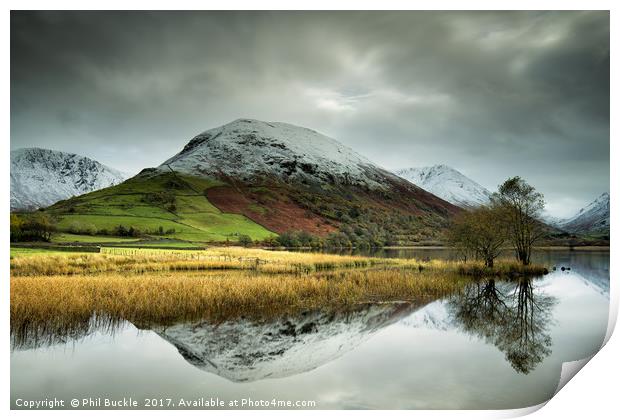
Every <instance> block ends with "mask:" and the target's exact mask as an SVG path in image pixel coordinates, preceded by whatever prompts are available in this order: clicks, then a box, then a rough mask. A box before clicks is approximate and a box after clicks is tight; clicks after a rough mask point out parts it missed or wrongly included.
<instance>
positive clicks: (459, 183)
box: [395, 165, 491, 207]
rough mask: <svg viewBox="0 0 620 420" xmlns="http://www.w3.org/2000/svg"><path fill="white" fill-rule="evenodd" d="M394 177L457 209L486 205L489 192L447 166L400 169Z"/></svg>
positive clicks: (489, 197)
mask: <svg viewBox="0 0 620 420" xmlns="http://www.w3.org/2000/svg"><path fill="white" fill-rule="evenodd" d="M395 173H396V175H398V176H400V177H402V178H404V179H406V180H407V181H409V182H411V183H413V184H415V185H417V186H418V187H420V188H422V189H425V190H426V191H428V192H430V193H432V194H434V195H436V196H437V197H439V198H442V199H444V200H446V201H448V202H449V203H452V204H454V205H457V206H459V207H477V206H480V205H483V204H488V203H489V200H490V199H491V192H490V191H489V190H487V189H486V188H484V187H483V186H482V185H480V184H478V183H477V182H475V181H473V180H471V179H470V178H468V177H466V176H465V175H463V174H462V173H460V172H459V171H457V170H456V169H453V168H451V167H449V166H447V165H434V166H426V167H422V168H408V169H401V170H398V171H396V172H395Z"/></svg>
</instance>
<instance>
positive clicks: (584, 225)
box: [557, 193, 609, 233]
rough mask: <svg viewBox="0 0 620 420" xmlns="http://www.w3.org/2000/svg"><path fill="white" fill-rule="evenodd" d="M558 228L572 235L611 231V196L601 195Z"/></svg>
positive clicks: (561, 223)
mask: <svg viewBox="0 0 620 420" xmlns="http://www.w3.org/2000/svg"><path fill="white" fill-rule="evenodd" d="M557 226H558V227H559V228H561V229H563V230H566V231H568V232H571V233H584V232H595V231H598V232H601V231H609V194H608V193H603V194H601V195H600V196H599V197H598V198H597V199H596V200H594V201H593V202H591V203H590V204H588V205H587V206H585V207H584V208H582V209H581V210H579V211H578V212H577V214H575V215H574V216H573V217H570V218H568V219H565V220H562V221H560V222H558V224H557Z"/></svg>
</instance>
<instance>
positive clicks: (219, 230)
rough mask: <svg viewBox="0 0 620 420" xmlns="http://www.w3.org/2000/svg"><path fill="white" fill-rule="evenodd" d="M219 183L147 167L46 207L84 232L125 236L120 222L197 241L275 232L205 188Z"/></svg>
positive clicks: (66, 225)
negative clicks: (226, 206)
mask: <svg viewBox="0 0 620 420" xmlns="http://www.w3.org/2000/svg"><path fill="white" fill-rule="evenodd" d="M218 185H222V183H221V182H219V181H214V180H209V179H203V178H196V177H190V176H185V175H178V174H176V173H172V172H171V173H164V174H154V173H152V172H149V171H143V173H141V174H139V175H137V176H135V177H133V178H131V179H129V180H127V181H125V182H124V183H122V184H119V185H116V186H113V187H109V188H105V189H103V190H99V191H95V192H92V193H89V194H85V195H82V196H79V197H73V198H71V199H68V200H64V201H60V202H58V203H56V204H54V205H53V206H51V207H49V208H48V209H47V210H46V212H48V213H49V214H51V215H53V216H54V217H55V218H56V219H57V220H58V224H57V228H58V230H59V231H61V232H67V233H73V234H79V235H81V236H84V234H87V235H97V236H106V235H111V236H124V235H119V226H122V228H120V230H121V233H122V231H123V229H125V230H129V229H130V228H133V229H134V230H138V231H139V232H140V234H141V235H148V236H153V237H157V238H162V239H163V238H167V239H179V240H184V241H197V242H210V241H226V240H230V241H235V240H236V239H237V238H238V236H239V235H240V234H245V235H249V236H250V237H251V238H252V239H255V240H256V239H258V240H261V239H265V238H268V237H270V236H275V233H273V232H270V231H269V230H267V229H265V228H264V227H263V226H261V225H259V224H257V223H255V222H253V221H252V220H250V219H248V218H247V217H245V216H243V215H241V214H232V213H223V212H221V211H220V210H218V209H217V208H216V207H215V206H213V205H212V204H211V203H210V202H209V200H208V199H207V198H206V196H205V193H204V192H205V190H207V189H208V188H211V187H213V186H218ZM128 236H130V235H128ZM66 237H68V238H70V237H71V236H70V235H66ZM82 240H83V238H82Z"/></svg>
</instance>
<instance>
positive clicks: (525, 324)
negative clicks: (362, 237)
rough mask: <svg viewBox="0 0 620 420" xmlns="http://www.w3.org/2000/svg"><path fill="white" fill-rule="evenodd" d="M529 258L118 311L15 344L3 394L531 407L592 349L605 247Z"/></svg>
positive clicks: (602, 316) (98, 400)
mask: <svg viewBox="0 0 620 420" xmlns="http://www.w3.org/2000/svg"><path fill="white" fill-rule="evenodd" d="M377 252H379V253H380V254H382V255H380V256H388V257H390V256H398V257H416V258H425V257H429V258H449V257H450V255H449V251H447V250H431V249H415V250H381V251H377ZM533 259H534V261H536V262H542V263H545V264H548V265H549V267H553V266H555V267H556V270H555V271H551V272H550V274H548V275H546V276H544V277H541V278H536V279H531V280H520V281H512V282H508V281H501V280H499V279H496V280H484V281H477V282H472V283H471V284H470V285H468V286H467V287H466V288H465V289H464V290H463V291H462V292H460V293H457V294H455V295H453V296H450V297H447V298H444V299H440V300H436V301H433V302H431V303H428V304H425V305H415V304H411V303H406V302H392V303H385V304H372V305H371V304H366V305H360V306H358V307H356V308H353V309H350V310H347V311H346V312H334V311H308V312H303V313H299V314H297V315H296V316H290V317H286V318H281V319H277V320H275V321H274V320H272V321H269V322H257V321H252V320H249V319H236V320H228V321H225V322H220V323H217V324H213V323H209V322H207V321H201V322H188V323H179V324H175V325H169V326H166V327H157V326H152V325H151V326H140V325H134V324H131V323H130V322H121V323H120V324H115V325H112V326H108V327H102V328H99V329H94V330H93V331H90V333H89V334H87V335H86V336H82V337H74V338H73V339H66V340H63V342H58V341H59V340H55V341H52V342H49V340H48V341H46V340H42V341H39V342H24V343H14V345H13V348H12V351H11V406H12V408H21V406H20V405H19V404H22V403H21V402H20V403H19V404H18V403H17V402H16V401H17V400H18V399H20V401H22V400H40V399H45V398H47V399H52V398H58V399H61V400H65V401H67V403H66V404H68V401H70V400H71V399H78V400H79V404H80V408H82V407H83V402H82V400H83V399H89V398H90V399H92V404H91V405H90V406H89V407H86V408H105V399H106V398H107V399H108V400H109V401H108V402H109V403H110V404H111V403H112V401H115V404H118V403H120V404H132V402H131V401H135V402H136V404H137V408H145V400H146V401H148V403H149V404H150V406H151V407H152V408H160V407H161V406H162V405H163V408H186V407H185V406H180V404H184V403H185V404H187V405H189V407H187V408H212V407H211V406H213V405H216V406H218V407H219V404H220V403H223V404H224V407H220V408H229V407H228V404H231V401H235V400H237V401H238V404H239V405H237V406H236V407H232V408H276V407H273V406H269V405H268V403H271V402H275V404H276V405H278V404H280V405H282V404H286V403H287V402H290V404H291V405H292V406H293V408H294V406H295V405H296V404H298V405H299V406H300V407H310V408H320V409H330V408H378V409H396V408H403V409H502V408H521V407H527V406H532V405H535V404H539V403H541V402H543V401H545V400H547V399H549V398H550V397H551V396H552V395H553V393H554V391H555V389H556V387H557V384H558V381H559V377H560V371H561V368H562V363H563V362H566V361H572V360H577V359H582V358H585V357H587V356H589V355H591V354H593V353H594V352H596V351H597V350H598V349H599V348H600V346H601V344H602V341H603V338H604V336H605V333H606V329H607V319H608V309H609V252H608V251H558V250H548V251H537V252H536V253H535V255H534V258H533ZM561 267H569V268H570V270H564V271H562V270H561ZM43 334H44V332H43ZM130 398H131V401H130V400H129V399H130ZM123 399H125V400H123ZM250 400H251V401H252V402H250ZM280 401H281V402H282V403H279V402H280ZM308 401H309V402H310V403H308ZM261 404H262V406H260V405H261ZM121 408H123V407H121Z"/></svg>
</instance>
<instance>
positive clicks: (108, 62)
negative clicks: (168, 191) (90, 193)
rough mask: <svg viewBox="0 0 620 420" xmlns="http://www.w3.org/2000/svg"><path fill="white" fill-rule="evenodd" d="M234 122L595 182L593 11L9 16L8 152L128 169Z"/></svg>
mask: <svg viewBox="0 0 620 420" xmlns="http://www.w3.org/2000/svg"><path fill="white" fill-rule="evenodd" d="M239 117H252V118H257V119H262V120H268V121H286V122H290V123H294V124H298V125H303V126H307V127H311V128H313V129H316V130H318V131H320V132H323V133H325V134H327V135H330V136H332V137H335V138H337V139H338V140H340V141H342V142H344V143H346V144H348V145H349V146H351V147H353V148H355V149H356V150H358V151H359V152H361V153H362V154H365V155H366V156H368V157H369V158H371V159H372V160H374V161H376V162H377V163H379V164H381V165H383V166H385V167H388V168H399V167H406V166H420V165H431V164H434V163H446V164H449V165H451V166H453V167H455V168H457V169H460V170H461V171H462V172H464V173H465V174H467V175H469V176H471V177H472V178H474V179H475V180H478V181H479V182H481V183H482V184H483V185H485V186H487V187H489V188H491V189H493V188H495V186H496V185H497V184H498V183H500V182H501V181H502V180H503V179H505V178H506V177H508V176H512V175H522V176H524V177H525V178H526V179H527V180H529V181H530V182H531V183H532V184H533V185H535V186H536V187H537V188H539V189H540V190H541V191H543V192H544V193H545V195H546V198H547V201H548V203H549V208H550V210H551V211H552V212H555V213H556V214H566V213H570V212H571V211H573V210H575V208H576V207H579V206H581V205H583V204H585V202H587V201H589V200H591V199H593V198H594V197H595V196H597V195H598V194H600V193H601V192H603V191H608V189H609V14H608V13H607V12H295V13H293V12H277V13H269V12H124V13H114V12H81V13H69V12H48V13H30V12H13V13H12V15H11V123H12V124H11V147H12V148H18V147H27V146H41V147H48V148H54V149H59V150H66V151H72V152H76V153H80V154H84V155H87V156H91V157H94V158H96V159H98V160H100V161H102V162H104V163H107V164H109V165H111V166H115V167H117V168H119V169H122V170H127V171H134V172H135V171H138V170H140V169H141V168H143V167H147V166H155V165H158V164H159V163H161V162H162V161H163V160H165V159H166V158H168V157H170V156H171V155H173V154H174V153H176V152H177V151H178V150H180V149H181V148H182V146H183V145H184V144H185V143H186V142H187V141H188V140H189V139H190V138H191V137H192V136H193V135H195V134H196V133H198V132H201V131H204V130H206V129H208V128H212V127H214V126H217V125H221V124H224V123H227V122H229V121H231V120H233V119H236V118H239Z"/></svg>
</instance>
